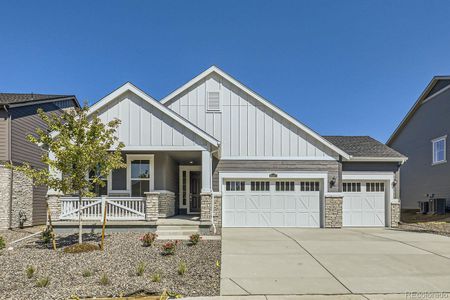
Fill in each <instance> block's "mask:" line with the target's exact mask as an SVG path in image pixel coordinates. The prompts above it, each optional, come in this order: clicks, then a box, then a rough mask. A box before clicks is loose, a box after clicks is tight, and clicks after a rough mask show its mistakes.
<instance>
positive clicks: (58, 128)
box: [10, 104, 126, 243]
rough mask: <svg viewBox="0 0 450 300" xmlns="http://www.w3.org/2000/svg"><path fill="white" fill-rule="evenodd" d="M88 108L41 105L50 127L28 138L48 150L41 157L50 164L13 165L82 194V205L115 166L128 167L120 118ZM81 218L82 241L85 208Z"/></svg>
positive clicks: (63, 189) (39, 180)
mask: <svg viewBox="0 0 450 300" xmlns="http://www.w3.org/2000/svg"><path fill="white" fill-rule="evenodd" d="M88 111H89V107H88V105H87V104H85V105H84V106H83V107H82V108H77V109H74V110H68V111H65V112H64V113H63V114H61V115H57V114H55V113H51V114H47V113H45V112H44V111H42V110H41V109H39V110H38V114H39V117H40V118H41V119H42V121H43V122H44V123H45V127H46V128H44V129H41V128H38V129H36V134H35V135H29V136H28V137H27V138H28V140H29V141H30V142H32V143H34V144H36V145H38V146H39V147H41V148H42V149H43V150H44V151H43V154H42V157H41V160H42V162H43V163H44V164H46V165H48V168H47V169H35V168H32V167H31V166H30V165H29V164H23V165H21V166H10V167H11V168H14V169H15V170H18V171H21V172H23V173H24V174H25V175H26V176H28V177H30V178H32V179H33V180H34V184H37V185H41V184H42V185H46V186H48V187H49V188H51V189H53V190H57V191H61V192H62V193H63V194H78V199H79V208H81V205H82V198H83V197H92V196H94V194H93V193H92V192H91V191H93V190H94V187H95V185H100V186H104V185H105V183H104V181H103V180H102V178H105V177H106V176H107V175H108V174H109V172H110V171H111V170H113V169H119V168H125V167H126V165H125V164H124V162H123V161H122V155H121V150H122V148H123V147H124V145H123V143H121V142H119V141H118V138H117V136H116V130H117V127H118V126H119V124H120V120H117V119H116V120H113V121H110V122H108V123H107V124H104V123H102V121H101V120H100V118H99V117H98V115H97V113H96V112H94V113H93V114H91V115H90V116H88ZM50 153H52V154H53V155H52V157H50ZM91 171H95V175H94V177H92V176H89V177H90V178H88V175H87V174H88V173H89V172H91ZM55 173H59V174H63V176H56V175H55ZM78 221H79V243H82V242H83V239H82V229H83V225H82V211H81V210H80V211H79V220H78Z"/></svg>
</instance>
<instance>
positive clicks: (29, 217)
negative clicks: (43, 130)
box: [0, 93, 79, 228]
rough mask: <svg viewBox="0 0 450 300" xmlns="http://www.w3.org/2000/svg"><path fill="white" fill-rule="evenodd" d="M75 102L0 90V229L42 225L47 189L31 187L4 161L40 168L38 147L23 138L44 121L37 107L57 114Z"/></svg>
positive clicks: (49, 96) (27, 181)
mask: <svg viewBox="0 0 450 300" xmlns="http://www.w3.org/2000/svg"><path fill="white" fill-rule="evenodd" d="M75 106H79V105H78V101H77V99H76V98H75V96H64V95H42V94H10V93H0V228H13V227H18V226H19V223H20V220H22V222H23V225H24V226H31V225H39V224H45V222H46V204H45V203H46V202H45V197H46V193H47V188H46V187H44V186H34V185H33V183H32V182H31V180H30V179H28V178H26V177H25V176H24V175H23V174H22V173H20V172H12V171H11V170H10V169H6V168H5V166H4V165H5V162H10V163H13V164H22V163H23V162H28V163H30V165H31V166H33V167H36V168H43V167H45V165H43V164H42V163H41V161H40V156H41V150H40V149H39V147H37V146H36V145H33V144H31V143H30V142H28V140H27V139H26V136H27V135H28V134H31V133H34V132H35V130H36V128H38V127H42V126H43V122H42V120H41V119H40V118H39V116H38V115H37V109H38V108H42V109H43V110H44V111H46V112H55V113H59V112H61V111H63V110H64V109H67V108H72V107H75Z"/></svg>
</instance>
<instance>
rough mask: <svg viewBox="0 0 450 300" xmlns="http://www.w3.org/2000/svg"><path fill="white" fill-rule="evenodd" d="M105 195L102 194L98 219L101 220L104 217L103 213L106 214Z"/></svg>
mask: <svg viewBox="0 0 450 300" xmlns="http://www.w3.org/2000/svg"><path fill="white" fill-rule="evenodd" d="M105 207H106V196H102V212H101V213H100V221H102V222H103V220H104V219H105V214H106V210H105Z"/></svg>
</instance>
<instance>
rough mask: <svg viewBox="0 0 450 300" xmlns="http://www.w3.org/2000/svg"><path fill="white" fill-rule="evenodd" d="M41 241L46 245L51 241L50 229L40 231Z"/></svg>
mask: <svg viewBox="0 0 450 300" xmlns="http://www.w3.org/2000/svg"><path fill="white" fill-rule="evenodd" d="M41 240H42V242H44V243H45V244H48V243H50V242H51V241H52V230H51V229H50V227H47V228H45V229H44V230H43V231H42V234H41Z"/></svg>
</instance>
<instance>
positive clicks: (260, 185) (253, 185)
mask: <svg viewBox="0 0 450 300" xmlns="http://www.w3.org/2000/svg"><path fill="white" fill-rule="evenodd" d="M269 187H270V183H269V182H268V181H252V182H250V189H251V190H252V191H265V192H267V191H269Z"/></svg>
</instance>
